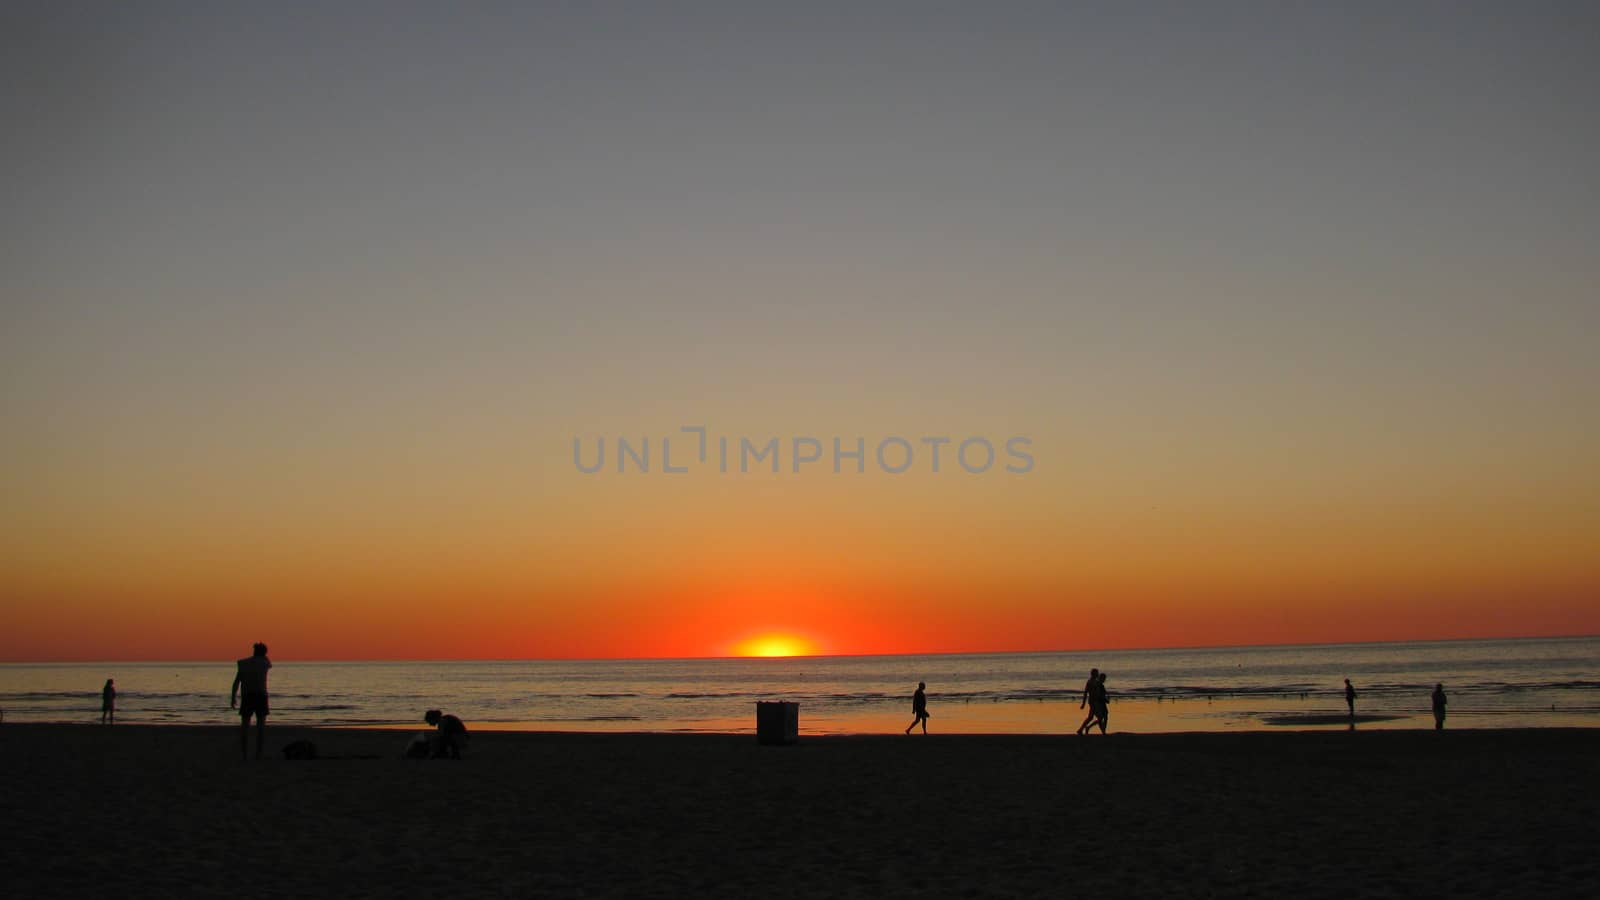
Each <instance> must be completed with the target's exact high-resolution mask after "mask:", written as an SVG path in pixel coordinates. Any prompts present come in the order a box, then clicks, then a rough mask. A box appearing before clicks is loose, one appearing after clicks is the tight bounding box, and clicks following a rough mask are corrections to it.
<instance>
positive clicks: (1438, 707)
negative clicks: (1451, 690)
mask: <svg viewBox="0 0 1600 900" xmlns="http://www.w3.org/2000/svg"><path fill="white" fill-rule="evenodd" d="M1446 702H1447V701H1446V700H1445V698H1444V684H1443V683H1442V682H1441V683H1439V684H1436V685H1434V686H1433V730H1434V731H1443V730H1444V705H1445V703H1446Z"/></svg>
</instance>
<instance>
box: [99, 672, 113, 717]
mask: <svg viewBox="0 0 1600 900" xmlns="http://www.w3.org/2000/svg"><path fill="white" fill-rule="evenodd" d="M116 719H117V687H116V683H115V682H113V681H112V680H111V679H110V678H107V679H106V686H105V687H103V688H101V689H100V724H101V725H110V724H111V723H113V722H115V721H116Z"/></svg>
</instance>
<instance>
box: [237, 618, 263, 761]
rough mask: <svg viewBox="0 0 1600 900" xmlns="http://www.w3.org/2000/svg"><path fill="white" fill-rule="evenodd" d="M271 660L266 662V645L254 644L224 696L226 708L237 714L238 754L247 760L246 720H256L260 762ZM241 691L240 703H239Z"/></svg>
mask: <svg viewBox="0 0 1600 900" xmlns="http://www.w3.org/2000/svg"><path fill="white" fill-rule="evenodd" d="M270 668H272V660H270V659H267V645H266V644H262V643H259V642H257V643H256V645H255V646H254V647H252V648H251V655H249V656H247V657H245V658H244V659H241V660H239V671H238V674H236V675H234V676H233V689H232V690H230V691H229V692H228V707H229V708H230V709H233V708H237V709H238V710H239V752H240V753H242V754H244V757H245V758H246V759H249V758H250V749H249V745H250V717H251V716H255V718H256V759H260V758H261V745H262V743H263V742H265V741H266V738H267V670H268V669H270ZM241 688H243V694H244V702H243V703H242V704H241V703H240V702H239V695H240V693H241V691H240V689H241Z"/></svg>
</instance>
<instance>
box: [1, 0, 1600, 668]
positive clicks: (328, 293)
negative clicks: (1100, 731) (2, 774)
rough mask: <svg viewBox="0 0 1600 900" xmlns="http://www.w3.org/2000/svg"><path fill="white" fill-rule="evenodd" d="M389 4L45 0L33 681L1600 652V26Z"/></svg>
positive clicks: (1419, 10)
mask: <svg viewBox="0 0 1600 900" xmlns="http://www.w3.org/2000/svg"><path fill="white" fill-rule="evenodd" d="M333 6H336V7H337V8H334V9H328V8H324V5H321V4H317V5H310V4H307V5H300V4H272V5H270V6H269V7H266V8H257V9H250V8H243V7H240V6H238V5H235V4H199V3H196V4H171V3H141V4H132V5H111V4H98V3H94V4H91V3H59V2H48V3H11V4H6V6H5V7H4V9H3V11H0V122H3V128H0V161H3V163H4V165H3V167H0V198H3V200H4V202H3V203H0V304H3V306H0V435H3V438H4V439H3V443H0V660H39V659H188V658H197V659H214V658H223V659H226V658H232V657H234V656H239V655H242V654H243V653H245V652H247V649H248V645H249V643H250V642H251V641H254V640H265V641H268V642H269V643H271V644H272V646H273V652H274V656H278V657H280V658H300V659H307V658H368V657H478V656H488V657H521V656H616V655H624V656H626V655H652V656H654V655H717V654H723V653H730V652H737V651H738V650H739V649H740V648H741V647H743V646H746V645H745V644H743V643H742V642H746V641H749V640H750V639H752V638H754V637H758V636H760V635H763V634H768V633H782V634H789V635H794V636H796V637H798V638H801V639H803V640H805V641H808V642H810V646H811V647H812V648H813V649H817V650H821V651H824V652H839V653H873V652H921V651H958V650H979V649H1070V648H1087V647H1110V646H1121V647H1128V646H1167V645H1194V644H1238V643H1265V642H1281V641H1338V640H1369V639H1370V640H1378V639H1409V638H1444V637H1461V636H1512V635H1531V634H1574V633H1595V632H1600V463H1597V460H1600V412H1597V410H1600V352H1597V351H1596V348H1595V345H1596V342H1597V338H1600V173H1597V167H1596V162H1595V161H1596V160H1600V112H1597V109H1600V105H1597V104H1596V103H1595V87H1596V85H1597V84H1600V77H1597V76H1600V7H1597V6H1596V5H1595V4H1592V3H1572V4H1555V3H1526V4H1504V3H1495V4H1482V5H1479V4H1469V3H1446V4H1428V3H1402V4H1394V3H1374V4H1361V3H1351V4H1321V5H1313V4H1298V3H1294V4H1290V3H1259V4H1219V3H1205V4H1191V3H1171V4H1167V3H1134V4H1117V5H1111V4H1093V5H1085V6H1082V7H1077V6H1074V5H1070V4H1055V3H1051V4H1023V3H997V4H973V3H961V4H937V3H916V4H889V3H871V4H839V5H832V4H822V3H805V4H776V3H775V4H762V3H756V4H750V3H737V4H735V3H730V4H643V3H639V4H605V3H595V4H589V3H583V4H577V3H573V4H557V5H534V4H506V5H492V4H489V5H486V4H466V5H464V7H463V8H454V7H445V6H440V5H438V4H419V5H414V6H413V5H406V4H400V3H381V4H371V5H365V4H333ZM696 424H699V425H705V426H707V427H708V428H710V430H711V433H712V434H713V435H714V436H715V435H730V436H732V437H733V438H734V440H735V441H737V439H738V437H739V436H749V437H751V438H752V439H754V440H764V439H765V438H766V437H769V436H779V437H783V438H785V439H787V438H789V437H791V436H795V435H811V436H817V437H819V438H822V439H823V440H824V441H825V442H827V441H830V440H831V438H832V437H833V436H836V435H837V436H841V437H844V438H846V439H847V440H853V439H854V438H855V437H856V436H862V437H865V438H867V440H868V442H869V447H870V446H871V445H872V444H873V443H875V442H876V441H877V440H878V439H881V438H883V437H885V436H889V435H900V436H904V437H906V438H908V439H910V440H912V441H913V442H915V441H916V439H917V438H919V437H921V436H924V435H944V436H950V437H953V438H954V439H955V440H957V441H959V440H961V439H962V438H965V437H968V436H973V435H982V436H985V437H988V438H990V439H991V440H993V441H995V442H996V443H1000V442H1002V441H1004V440H1005V439H1006V438H1007V437H1011V436H1014V435H1025V436H1028V437H1030V438H1031V439H1032V441H1033V445H1032V452H1033V455H1034V457H1035V460H1036V465H1035V467H1034V469H1033V471H1031V472H1028V473H1026V474H1020V475H1019V474H1010V473H1005V472H1003V471H1000V470H999V469H998V467H997V469H996V470H993V471H990V472H987V473H985V474H983V475H968V474H966V473H964V472H961V471H960V470H959V469H955V468H954V467H952V466H950V464H949V461H948V459H947V460H946V463H945V470H944V471H942V472H941V473H940V474H938V475H933V474H932V473H931V472H928V471H926V469H925V468H924V467H923V466H922V465H919V466H917V467H915V468H914V469H913V470H912V471H911V472H908V473H906V474H903V475H889V474H886V473H884V472H882V471H876V470H873V469H870V468H869V471H868V472H867V473H866V474H863V475H853V474H844V475H840V476H834V475H833V474H831V468H829V467H828V466H826V465H823V466H817V467H814V470H812V471H806V472H803V473H802V474H799V475H794V474H790V473H787V471H786V472H785V474H780V475H776V476H774V475H771V474H770V473H764V474H750V475H737V474H729V475H721V474H718V473H716V472H715V471H714V469H711V470H707V469H697V470H696V471H693V472H690V473H689V474H686V475H681V476H669V475H663V474H661V473H659V472H652V473H650V474H648V475H641V474H637V473H630V474H627V475H617V474H616V473H615V472H614V471H608V472H606V473H602V474H597V475H584V474H582V473H580V472H578V471H577V469H576V468H575V467H574V465H573V461H572V442H573V439H574V437H581V438H582V439H583V440H585V441H587V442H589V443H588V444H587V445H586V446H588V447H591V448H592V447H593V446H594V444H593V441H595V440H596V439H598V438H599V437H601V436H604V437H606V439H607V441H608V443H609V442H611V441H614V440H615V438H616V437H617V436H618V435H626V436H629V437H630V438H634V439H637V438H640V437H645V436H648V437H650V438H652V439H653V440H655V441H659V440H660V439H661V438H663V437H666V436H669V435H677V436H678V439H679V440H683V441H684V443H683V444H682V445H681V447H679V446H675V447H674V451H673V452H674V455H675V458H676V457H677V454H678V453H679V451H680V449H682V450H687V449H689V448H690V447H691V443H690V441H691V440H692V439H690V438H687V437H686V436H683V435H681V434H679V432H678V428H679V427H680V426H683V425H696ZM608 449H612V448H608ZM656 449H657V452H659V447H657V448H656ZM946 452H948V451H946ZM653 461H654V462H657V464H658V465H659V460H653ZM675 461H676V459H675ZM1002 462H1003V460H1002ZM785 463H787V458H786V459H785Z"/></svg>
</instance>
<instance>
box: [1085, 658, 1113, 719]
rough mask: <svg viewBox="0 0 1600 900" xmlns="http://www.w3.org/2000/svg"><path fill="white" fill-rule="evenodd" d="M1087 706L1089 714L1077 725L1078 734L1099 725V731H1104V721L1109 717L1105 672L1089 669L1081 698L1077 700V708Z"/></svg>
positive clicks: (1109, 708) (1109, 707)
mask: <svg viewBox="0 0 1600 900" xmlns="http://www.w3.org/2000/svg"><path fill="white" fill-rule="evenodd" d="M1085 706H1087V707H1089V715H1088V716H1086V717H1084V720H1083V724H1081V725H1079V726H1078V734H1080V735H1081V734H1088V733H1089V729H1091V728H1094V727H1099V729H1100V733H1101V734H1105V733H1106V721H1107V720H1108V719H1110V718H1111V706H1110V698H1109V697H1108V695H1107V694H1106V673H1104V672H1102V671H1100V670H1099V669H1090V670H1089V680H1088V681H1086V682H1084V683H1083V698H1082V699H1081V700H1079V701H1078V708H1079V709H1083V708H1084V707H1085Z"/></svg>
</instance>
